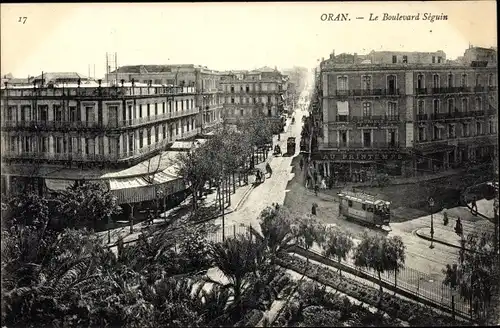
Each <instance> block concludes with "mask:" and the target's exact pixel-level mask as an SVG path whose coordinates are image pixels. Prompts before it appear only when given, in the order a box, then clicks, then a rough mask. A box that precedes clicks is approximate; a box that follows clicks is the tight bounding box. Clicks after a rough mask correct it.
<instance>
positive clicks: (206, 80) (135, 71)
mask: <svg viewBox="0 0 500 328" xmlns="http://www.w3.org/2000/svg"><path fill="white" fill-rule="evenodd" d="M220 78H221V73H220V72H218V71H214V70H211V69H208V68H207V67H206V66H197V65H192V64H185V65H135V66H122V67H119V68H118V69H117V70H116V71H113V72H110V73H109V74H107V75H106V79H107V81H109V82H110V83H116V82H117V81H120V80H122V79H123V80H125V81H126V82H131V81H132V79H134V80H135V81H137V82H142V83H146V84H149V83H152V84H157V85H179V86H188V87H195V88H196V90H197V91H196V106H197V107H198V108H199V109H200V116H199V117H198V118H197V119H198V125H199V127H200V128H201V129H202V132H204V133H205V132H208V131H210V130H212V129H213V128H214V127H216V126H217V125H218V124H219V123H221V121H222V99H221V98H220V97H219V91H220V90H219V81H220Z"/></svg>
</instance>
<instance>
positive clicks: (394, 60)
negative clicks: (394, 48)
mask: <svg viewBox="0 0 500 328" xmlns="http://www.w3.org/2000/svg"><path fill="white" fill-rule="evenodd" d="M397 62H398V56H392V63H393V64H396V63H397Z"/></svg>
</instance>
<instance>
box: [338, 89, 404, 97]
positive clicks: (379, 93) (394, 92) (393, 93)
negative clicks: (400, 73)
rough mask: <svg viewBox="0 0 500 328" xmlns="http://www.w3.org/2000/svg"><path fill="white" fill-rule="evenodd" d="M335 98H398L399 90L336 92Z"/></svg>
mask: <svg viewBox="0 0 500 328" xmlns="http://www.w3.org/2000/svg"><path fill="white" fill-rule="evenodd" d="M334 95H335V96H345V97H347V96H350V97H363V96H398V95H399V89H352V90H335V94H334Z"/></svg>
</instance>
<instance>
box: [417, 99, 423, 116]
mask: <svg viewBox="0 0 500 328" xmlns="http://www.w3.org/2000/svg"><path fill="white" fill-rule="evenodd" d="M418 114H419V115H424V114H425V107H424V101H423V100H419V101H418Z"/></svg>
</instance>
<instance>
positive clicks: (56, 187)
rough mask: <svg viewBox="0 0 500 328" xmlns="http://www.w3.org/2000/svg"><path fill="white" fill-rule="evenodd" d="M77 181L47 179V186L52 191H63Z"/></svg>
mask: <svg viewBox="0 0 500 328" xmlns="http://www.w3.org/2000/svg"><path fill="white" fill-rule="evenodd" d="M74 184H75V180H60V179H45V186H46V187H47V189H49V190H52V191H62V190H66V189H67V188H69V187H71V186H73V185H74Z"/></svg>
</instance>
